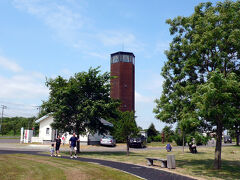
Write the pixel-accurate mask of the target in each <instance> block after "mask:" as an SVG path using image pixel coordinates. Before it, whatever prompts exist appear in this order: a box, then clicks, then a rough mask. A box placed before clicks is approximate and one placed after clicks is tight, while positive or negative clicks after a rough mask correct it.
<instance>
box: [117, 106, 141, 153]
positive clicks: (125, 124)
mask: <svg viewBox="0 0 240 180" xmlns="http://www.w3.org/2000/svg"><path fill="white" fill-rule="evenodd" d="M113 124H114V131H115V132H114V135H115V136H116V137H122V138H123V141H124V142H126V144H127V155H129V138H130V137H131V136H135V135H137V134H138V132H139V129H138V127H137V123H136V121H135V115H134V112H129V111H125V112H120V111H119V113H118V118H116V119H115V121H113Z"/></svg>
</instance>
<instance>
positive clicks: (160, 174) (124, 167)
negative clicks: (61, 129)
mask: <svg viewBox="0 0 240 180" xmlns="http://www.w3.org/2000/svg"><path fill="white" fill-rule="evenodd" d="M16 153H18V154H19V153H21V154H31V155H39V156H49V155H47V154H38V152H34V151H12V150H0V154H16ZM56 158H57V157H56ZM61 158H64V159H70V158H69V157H68V156H62V157H61ZM71 160H75V161H84V162H92V163H97V164H100V165H103V166H108V167H111V168H115V169H118V170H121V171H124V172H127V173H130V174H133V175H135V176H138V177H139V178H142V179H149V180H161V179H162V180H168V179H169V180H193V179H192V178H189V177H186V176H182V175H178V174H174V173H170V172H166V171H162V170H160V169H154V168H148V167H144V166H139V165H134V164H127V163H121V162H113V161H107V160H99V159H90V158H82V157H78V158H77V159H71Z"/></svg>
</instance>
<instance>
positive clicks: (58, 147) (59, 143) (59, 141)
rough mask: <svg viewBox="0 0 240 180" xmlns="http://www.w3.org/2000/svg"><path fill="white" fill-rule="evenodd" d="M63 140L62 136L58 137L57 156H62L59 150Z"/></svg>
mask: <svg viewBox="0 0 240 180" xmlns="http://www.w3.org/2000/svg"><path fill="white" fill-rule="evenodd" d="M61 143H62V142H61V138H60V136H59V135H58V136H57V139H56V156H61V155H60V154H59V149H60V145H61Z"/></svg>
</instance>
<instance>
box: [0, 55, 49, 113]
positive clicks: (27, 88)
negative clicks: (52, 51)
mask: <svg viewBox="0 0 240 180" xmlns="http://www.w3.org/2000/svg"><path fill="white" fill-rule="evenodd" d="M0 67H3V68H5V69H7V70H10V73H8V76H6V75H5V74H1V71H0V84H1V88H0V103H2V104H4V105H7V107H8V108H7V110H6V111H5V112H6V113H5V114H4V116H8V117H11V116H26V117H29V116H33V115H36V114H37V110H36V107H34V106H32V105H28V104H29V102H33V101H34V102H39V103H40V102H41V100H43V99H46V97H47V96H48V89H47V87H45V83H44V82H45V76H44V75H43V74H42V73H39V72H26V71H25V70H24V69H23V68H22V67H21V66H20V65H18V64H17V63H15V62H13V61H10V60H9V59H8V58H6V57H2V56H0ZM17 102H20V104H17Z"/></svg>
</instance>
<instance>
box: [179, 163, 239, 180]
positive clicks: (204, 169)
mask: <svg viewBox="0 0 240 180" xmlns="http://www.w3.org/2000/svg"><path fill="white" fill-rule="evenodd" d="M213 163H214V160H213V159H204V160H176V166H177V167H180V168H184V169H188V168H189V169H191V171H192V173H193V175H197V176H201V175H204V176H207V177H217V178H222V179H239V177H240V170H239V169H240V168H239V167H240V162H239V161H229V160H222V168H221V169H220V170H215V169H213Z"/></svg>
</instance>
